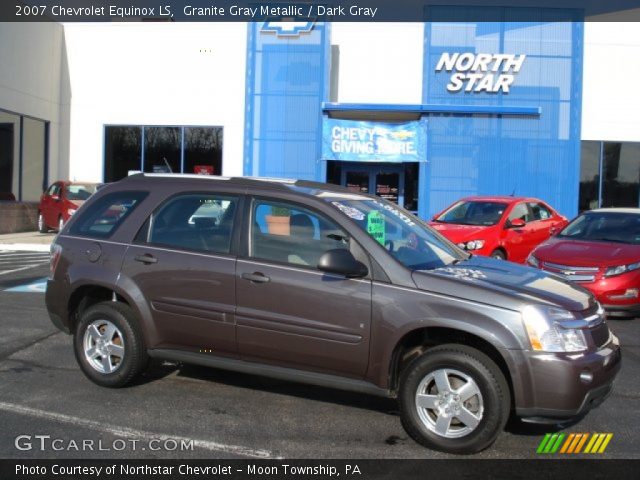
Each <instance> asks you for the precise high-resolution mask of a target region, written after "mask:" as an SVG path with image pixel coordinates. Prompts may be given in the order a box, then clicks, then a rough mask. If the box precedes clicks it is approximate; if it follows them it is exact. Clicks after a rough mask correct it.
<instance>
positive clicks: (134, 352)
mask: <svg viewBox="0 0 640 480" xmlns="http://www.w3.org/2000/svg"><path fill="white" fill-rule="evenodd" d="M73 345H74V350H75V354H76V360H77V361H78V364H79V365H80V368H81V369H82V371H83V373H84V374H85V375H86V376H87V377H88V378H89V380H91V381H92V382H94V383H96V384H98V385H100V386H102V387H112V388H117V387H122V386H124V385H126V384H128V383H129V382H131V381H132V380H133V379H134V378H135V377H136V376H138V375H139V374H140V373H141V372H142V371H143V370H144V369H145V368H146V366H147V361H148V357H147V351H146V348H145V346H144V341H143V338H142V332H141V330H140V326H139V324H138V321H137V319H136V317H135V314H134V313H133V311H132V310H131V308H129V306H127V305H125V304H123V303H119V302H101V303H98V304H96V305H94V306H92V307H90V308H88V309H87V310H86V311H85V312H84V313H83V314H82V316H81V318H80V321H79V322H78V325H77V326H76V329H75V334H74V340H73Z"/></svg>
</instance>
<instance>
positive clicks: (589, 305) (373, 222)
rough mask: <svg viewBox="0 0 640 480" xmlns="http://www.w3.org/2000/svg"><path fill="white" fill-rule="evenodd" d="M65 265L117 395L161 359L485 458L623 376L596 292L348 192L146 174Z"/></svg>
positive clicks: (70, 301)
mask: <svg viewBox="0 0 640 480" xmlns="http://www.w3.org/2000/svg"><path fill="white" fill-rule="evenodd" d="M51 252H52V255H51V274H50V279H49V281H48V284H47V293H46V303H47V308H48V311H49V314H50V317H51V319H52V321H53V323H54V324H55V325H56V326H57V327H58V328H60V329H61V330H63V331H65V332H67V333H70V334H72V335H73V345H74V350H75V355H76V358H77V360H78V363H79V364H80V367H81V369H82V371H83V372H84V373H85V375H86V376H87V377H89V379H90V380H92V381H93V382H95V383H97V384H98V385H102V386H105V387H120V386H123V385H125V384H127V383H128V382H130V381H131V380H132V379H133V378H134V377H135V376H136V375H138V374H140V373H141V372H142V371H143V370H144V368H145V366H146V364H147V360H148V358H149V357H154V358H161V359H167V360H171V361H176V362H184V363H194V364H200V365H205V366H211V367H215V368H221V369H227V370H232V371H238V372H245V373H253V374H260V375H267V376H271V377H275V378H280V379H287V380H292V381H299V382H307V383H312V384H316V385H322V386H325V387H333V388H341V389H348V390H354V391H359V392H363V393H368V394H377V395H384V396H388V397H397V399H398V403H399V405H400V412H401V420H402V424H403V426H404V428H405V429H406V431H407V432H408V433H409V434H410V435H411V437H413V438H414V439H415V440H416V441H417V442H419V443H421V444H423V445H425V446H427V447H429V448H433V449H437V450H441V451H445V452H450V453H472V452H477V451H480V450H482V449H484V448H486V447H488V446H489V445H491V444H492V443H493V442H494V440H495V439H496V437H497V436H498V435H499V433H500V432H501V430H502V429H503V428H504V426H505V422H506V421H507V419H508V417H509V416H510V415H512V414H513V415H515V416H517V417H520V418H522V419H524V420H527V421H534V422H554V423H559V422H563V421H567V420H569V419H572V418H576V417H579V416H581V415H583V414H585V413H586V412H587V411H588V410H590V409H591V408H593V407H595V406H597V405H599V404H600V403H601V402H602V401H603V400H604V399H605V398H606V397H607V395H608V394H609V392H610V391H611V388H612V385H613V381H614V378H615V376H616V374H617V373H618V371H619V369H620V358H621V357H620V348H619V344H618V339H617V338H616V337H615V336H614V335H613V334H612V333H611V332H610V331H609V327H608V325H607V323H606V322H605V318H604V312H603V310H602V308H601V307H600V305H599V304H598V303H597V301H596V300H595V299H594V297H593V296H592V295H591V294H590V293H589V292H587V291H586V290H584V289H582V288H581V287H579V286H577V285H574V284H572V283H568V282H565V281H563V280H562V279H560V278H559V277H556V276H554V275H553V274H549V273H545V272H543V271H540V270H535V269H533V268H529V267H525V266H519V265H516V264H512V263H509V262H501V261H498V260H494V259H490V258H482V257H476V256H472V255H469V254H468V253H466V252H465V251H463V250H461V249H459V248H458V247H457V246H455V245H454V244H452V243H451V242H449V241H448V240H446V239H445V238H444V237H442V236H441V235H439V234H438V233H437V232H435V231H434V230H432V229H431V228H430V227H429V226H427V225H426V224H425V223H424V222H422V221H421V220H419V219H418V218H416V217H415V216H413V215H412V214H410V213H409V212H407V211H406V210H404V209H402V208H400V207H398V206H397V205H395V204H393V203H390V202H387V201H385V200H383V199H381V198H378V197H375V196H370V195H364V194H359V193H354V192H351V191H349V190H346V189H344V188H342V187H337V186H332V185H327V184H322V183H314V182H307V181H287V180H275V179H274V180H268V179H252V178H224V177H217V178H216V177H200V176H195V175H162V174H160V175H145V174H137V175H132V176H130V177H128V178H126V179H124V180H121V181H119V182H117V183H114V184H110V185H108V186H106V187H104V188H103V189H101V190H100V191H99V192H98V193H96V194H95V195H94V196H92V197H91V199H90V200H89V201H87V202H86V204H85V205H84V206H83V207H82V208H81V209H79V210H78V212H77V213H76V214H75V215H74V216H73V217H72V218H71V220H70V221H69V223H68V224H67V225H66V226H65V227H64V229H63V230H62V232H60V234H59V235H58V236H57V238H56V240H55V242H54V243H53V245H52V249H51Z"/></svg>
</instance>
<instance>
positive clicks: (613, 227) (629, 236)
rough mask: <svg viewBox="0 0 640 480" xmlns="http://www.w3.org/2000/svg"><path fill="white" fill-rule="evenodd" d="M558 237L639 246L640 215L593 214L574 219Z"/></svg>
mask: <svg viewBox="0 0 640 480" xmlns="http://www.w3.org/2000/svg"><path fill="white" fill-rule="evenodd" d="M558 236H559V237H564V238H572V239H576V240H587V241H601V242H615V243H629V244H633V245H640V214H633V213H613V212H594V213H585V214H583V215H580V216H579V217H578V218H576V219H575V220H574V221H573V222H571V223H570V224H569V225H567V227H566V228H565V229H564V230H562V231H561V232H560V233H559V234H558Z"/></svg>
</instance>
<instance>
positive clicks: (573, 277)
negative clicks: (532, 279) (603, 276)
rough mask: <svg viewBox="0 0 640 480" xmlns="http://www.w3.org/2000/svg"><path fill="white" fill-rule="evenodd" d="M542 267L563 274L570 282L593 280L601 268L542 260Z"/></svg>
mask: <svg viewBox="0 0 640 480" xmlns="http://www.w3.org/2000/svg"><path fill="white" fill-rule="evenodd" d="M542 269H543V270H547V271H549V272H553V273H555V274H558V275H562V276H563V277H564V278H565V279H566V280H569V281H570V282H593V281H595V279H596V274H597V273H598V271H599V270H600V269H599V268H598V267H576V266H574V265H561V264H559V263H551V262H542Z"/></svg>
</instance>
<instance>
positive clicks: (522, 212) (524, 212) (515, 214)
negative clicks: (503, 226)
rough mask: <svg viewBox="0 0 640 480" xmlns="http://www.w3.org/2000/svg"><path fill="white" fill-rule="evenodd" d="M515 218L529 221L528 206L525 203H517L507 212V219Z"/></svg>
mask: <svg viewBox="0 0 640 480" xmlns="http://www.w3.org/2000/svg"><path fill="white" fill-rule="evenodd" d="M516 218H519V219H521V220H524V222H525V223H529V222H530V221H531V218H530V215H529V208H528V207H527V204H526V203H519V204H517V205H516V206H515V207H513V210H511V213H510V214H509V221H510V222H511V221H513V220H515V219H516Z"/></svg>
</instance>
